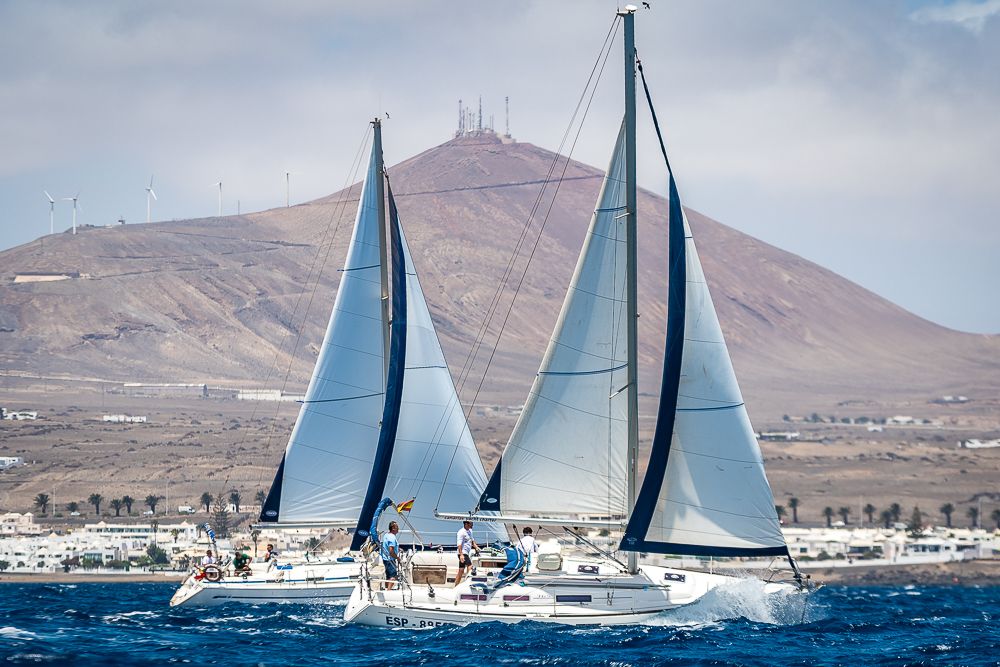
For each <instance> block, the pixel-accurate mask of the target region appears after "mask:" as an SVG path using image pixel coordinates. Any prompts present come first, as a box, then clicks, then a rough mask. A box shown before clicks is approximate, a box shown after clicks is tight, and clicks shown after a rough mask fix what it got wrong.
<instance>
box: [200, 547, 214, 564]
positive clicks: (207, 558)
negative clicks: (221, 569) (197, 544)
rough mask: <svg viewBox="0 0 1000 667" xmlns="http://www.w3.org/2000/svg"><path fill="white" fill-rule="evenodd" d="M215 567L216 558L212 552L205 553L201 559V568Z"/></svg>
mask: <svg viewBox="0 0 1000 667" xmlns="http://www.w3.org/2000/svg"><path fill="white" fill-rule="evenodd" d="M206 565H215V556H213V555H212V550H211V549H209V550H208V551H206V552H205V555H204V556H202V557H201V566H202V567H205V566H206Z"/></svg>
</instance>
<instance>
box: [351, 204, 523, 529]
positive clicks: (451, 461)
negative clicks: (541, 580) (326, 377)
mask: <svg viewBox="0 0 1000 667" xmlns="http://www.w3.org/2000/svg"><path fill="white" fill-rule="evenodd" d="M389 218H390V219H389V225H390V237H391V240H392V242H391V247H392V257H393V261H392V269H393V324H392V326H393V332H392V336H393V340H392V343H391V345H390V348H391V350H392V357H391V358H390V361H389V368H390V373H389V379H390V388H389V389H387V392H386V400H387V404H388V402H389V401H390V400H391V399H396V400H397V401H398V402H397V403H396V406H395V407H396V409H395V414H394V415H391V414H390V412H391V411H390V410H389V409H388V408H387V410H386V416H385V417H384V418H383V422H382V433H383V436H382V438H381V439H380V441H379V451H378V455H377V456H376V464H375V466H374V467H373V471H372V476H371V483H370V485H369V487H368V491H367V494H368V497H367V499H366V503H365V509H364V510H363V511H362V512H361V514H360V516H359V519H358V525H357V529H356V530H355V535H354V540H353V544H352V548H354V549H357V548H359V547H360V546H361V544H362V543H363V542H364V539H365V537H367V534H368V528H369V525H370V523H371V518H372V515H373V513H374V509H375V507H376V505H377V504H378V502H379V501H380V500H381V499H382V498H383V497H385V496H389V497H392V498H397V499H404V498H414V502H413V508H412V510H411V511H410V513H409V515H408V517H407V518H408V522H409V524H412V525H413V527H414V528H415V529H416V531H417V532H418V533H419V538H420V540H421V541H422V542H423V543H424V544H429V543H432V544H437V545H441V544H445V545H451V544H452V543H453V542H454V538H455V532H456V530H457V526H456V524H455V522H453V521H445V520H441V519H438V518H436V517H435V516H434V511H435V509H436V508H437V506H438V504H439V503H440V506H441V507H442V508H446V509H464V508H468V507H471V506H472V505H473V504H474V503H475V501H476V499H477V498H478V497H479V493H480V490H481V489H482V488H483V487H484V486H485V483H486V474H485V472H484V471H483V464H482V461H481V460H480V458H479V453H478V451H477V450H476V446H475V443H474V442H473V440H472V434H471V432H470V431H469V426H468V424H467V423H466V421H465V413H464V412H463V411H462V406H461V404H460V403H459V400H458V394H457V393H456V391H455V386H454V384H453V381H452V377H451V372H450V371H449V370H448V366H447V364H446V362H445V358H444V353H443V352H442V350H441V344H440V342H439V341H438V337H437V333H436V332H435V330H434V324H433V322H432V321H431V316H430V312H429V311H428V309H427V302H426V301H425V300H424V294H423V291H422V290H421V288H420V281H419V280H418V279H417V274H416V271H415V269H414V267H413V261H412V259H411V257H410V252H409V248H408V247H407V245H406V238H405V236H404V235H403V230H402V228H401V227H400V224H399V217H398V214H397V211H396V204H395V201H394V198H393V196H392V189H391V188H389ZM400 307H403V308H405V311H403V313H402V314H403V316H404V317H405V326H404V327H402V328H401V331H402V332H405V336H404V337H403V338H402V339H400V338H398V337H397V330H396V327H397V326H398V325H400V324H401V322H400V319H399V318H400V316H401V311H400V310H399V308H400ZM397 364H401V365H399V366H397ZM397 368H398V370H399V371H400V374H401V381H402V386H401V390H400V391H399V393H398V398H397V393H396V392H395V390H394V389H393V387H392V382H393V379H394V375H395V373H394V371H395V370H396V369H397ZM390 417H392V418H394V419H395V423H390ZM389 427H391V428H392V433H390V432H389V431H388V429H389ZM380 461H381V462H382V463H381V465H380V463H379V462H380ZM446 478H447V481H446ZM368 500H370V501H371V507H370V508H369V503H368ZM401 527H402V526H401ZM476 530H477V533H478V535H479V536H480V539H481V540H485V541H486V542H489V541H493V540H496V539H502V540H506V539H507V534H506V531H504V530H503V529H502V527H499V526H496V525H494V524H489V523H487V524H486V525H485V527H484V526H483V525H482V524H480V525H479V526H477V527H476ZM483 531H485V533H484V532H483ZM412 539H413V538H412V537H411V536H410V535H409V533H408V531H407V530H406V529H405V528H404V529H403V530H402V531H401V532H400V536H399V540H400V543H403V544H405V543H408V542H410V541H411V540H412Z"/></svg>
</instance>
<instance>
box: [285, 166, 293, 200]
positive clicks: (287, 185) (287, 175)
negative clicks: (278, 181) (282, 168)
mask: <svg viewBox="0 0 1000 667" xmlns="http://www.w3.org/2000/svg"><path fill="white" fill-rule="evenodd" d="M291 175H292V172H290V171H286V172H285V208H288V195H289V192H290V190H291V185H290V181H291Z"/></svg>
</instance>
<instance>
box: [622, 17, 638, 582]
mask: <svg viewBox="0 0 1000 667" xmlns="http://www.w3.org/2000/svg"><path fill="white" fill-rule="evenodd" d="M635 11H636V7H635V5H626V6H625V9H624V10H622V11H621V12H619V16H621V17H622V19H623V20H624V23H625V215H626V217H625V253H626V259H625V276H626V278H625V292H626V308H627V314H626V319H627V320H628V330H627V337H628V358H627V363H628V370H627V375H626V377H627V387H628V389H627V392H628V394H627V402H628V470H627V478H626V479H627V483H628V508H629V513H631V511H632V508H633V507H634V506H635V499H636V478H637V477H638V475H639V368H638V366H639V350H638V347H639V336H638V326H637V325H638V317H639V315H638V312H637V311H638V307H637V306H638V303H637V299H636V292H637V278H636V276H637V274H638V269H637V266H636V258H637V253H636V188H635V25H634V19H635ZM638 565H639V555H638V554H637V553H636V552H634V551H629V552H628V570H629V572H631V573H633V574H635V573H636V572H637V571H638Z"/></svg>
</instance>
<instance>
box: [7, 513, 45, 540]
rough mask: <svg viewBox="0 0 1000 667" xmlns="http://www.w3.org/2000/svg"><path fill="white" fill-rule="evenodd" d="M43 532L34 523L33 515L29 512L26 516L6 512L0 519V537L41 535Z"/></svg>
mask: <svg viewBox="0 0 1000 667" xmlns="http://www.w3.org/2000/svg"><path fill="white" fill-rule="evenodd" d="M43 532H45V531H44V530H43V529H42V527H41V526H39V525H38V524H37V523H35V515H34V514H32V513H31V512H27V513H26V514H18V513H17V512H8V513H6V514H4V515H3V516H2V517H0V537H13V536H16V535H41V534H42V533H43Z"/></svg>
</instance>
